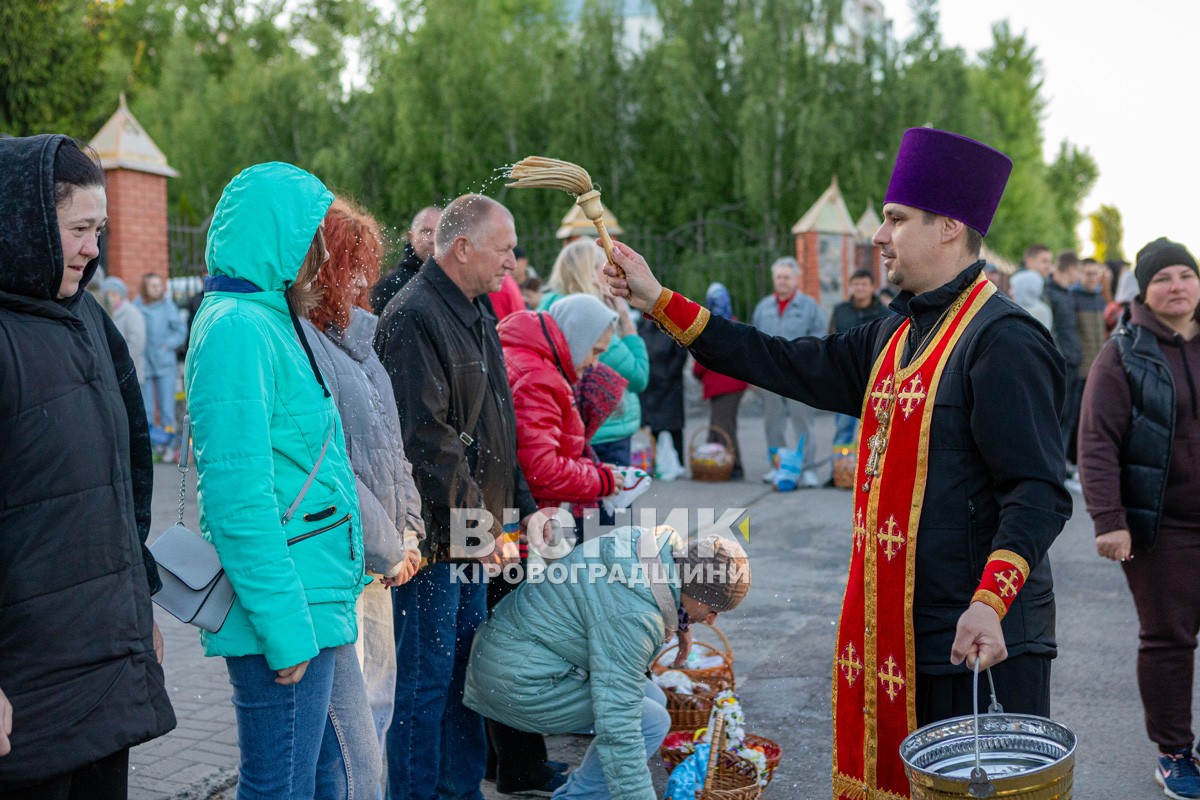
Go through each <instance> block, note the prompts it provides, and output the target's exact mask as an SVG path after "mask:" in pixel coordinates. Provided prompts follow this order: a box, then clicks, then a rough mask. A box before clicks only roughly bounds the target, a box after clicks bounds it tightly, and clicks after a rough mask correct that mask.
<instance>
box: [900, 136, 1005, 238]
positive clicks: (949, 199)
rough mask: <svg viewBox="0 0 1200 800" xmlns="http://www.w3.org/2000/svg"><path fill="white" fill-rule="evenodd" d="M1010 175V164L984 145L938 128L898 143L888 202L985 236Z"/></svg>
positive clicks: (1002, 156) (1003, 157)
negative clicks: (951, 221) (937, 216)
mask: <svg viewBox="0 0 1200 800" xmlns="http://www.w3.org/2000/svg"><path fill="white" fill-rule="evenodd" d="M1011 172H1012V159H1011V158H1009V157H1008V156H1006V155H1004V153H1001V152H1000V151H999V150H996V149H995V148H993V147H988V146H987V145H986V144H984V143H983V142H977V141H975V140H974V139H968V138H967V137H966V136H960V135H958V134H957V133H950V132H948V131H940V130H938V129H937V128H909V129H908V130H906V131H905V132H904V138H903V139H901V140H900V152H898V153H896V165H895V166H894V167H892V179H891V181H890V182H889V183H888V188H887V194H886V195H885V196H884V198H883V202H884V203H900V204H901V205H905V206H913V207H914V208H919V209H922V210H923V211H932V212H933V213H934V214H941V215H943V216H946V217H950V218H952V219H956V220H959V221H960V222H963V223H965V224H967V225H970V226H971V227H972V228H974V229H975V230H977V231H979V232H980V233H982V234H984V235H986V234H987V232H988V227H989V226H990V225H991V224H992V217H993V216H994V215H995V213H996V206H998V205H999V204H1000V196H1001V195H1002V194H1004V186H1005V184H1007V183H1008V176H1009V173H1011Z"/></svg>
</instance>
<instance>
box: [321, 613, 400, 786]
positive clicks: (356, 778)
mask: <svg viewBox="0 0 1200 800" xmlns="http://www.w3.org/2000/svg"><path fill="white" fill-rule="evenodd" d="M360 599H361V598H360ZM333 652H334V677H333V687H332V690H331V692H330V696H329V714H328V716H327V717H326V718H325V736H324V738H323V739H322V741H321V753H320V756H319V758H318V760H317V790H316V794H315V797H316V798H317V800H373V799H375V798H379V797H381V796H382V791H383V790H382V789H381V787H380V783H379V781H380V778H381V777H382V773H383V757H382V756H381V755H380V752H379V739H378V737H377V736H376V733H375V725H374V723H373V721H372V719H371V709H370V706H369V705H368V703H367V692H366V688H365V687H364V685H363V676H362V672H361V670H360V669H359V666H358V653H357V652H355V648H354V645H352V644H348V645H344V646H342V647H335V648H333ZM305 677H307V675H306V676H305ZM300 682H301V683H303V682H304V681H303V680H301V681H300Z"/></svg>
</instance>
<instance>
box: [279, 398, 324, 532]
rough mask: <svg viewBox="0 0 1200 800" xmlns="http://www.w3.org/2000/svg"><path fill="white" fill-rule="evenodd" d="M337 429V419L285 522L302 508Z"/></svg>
mask: <svg viewBox="0 0 1200 800" xmlns="http://www.w3.org/2000/svg"><path fill="white" fill-rule="evenodd" d="M336 429H337V421H336V420H334V424H332V425H330V426H329V435H328V436H326V437H325V444H323V445H321V454H320V455H319V456H317V463H315V464H313V468H312V469H311V470H310V471H309V473H308V478H307V479H306V480H305V481H304V485H303V486H301V487H300V493H299V494H298V495H296V499H295V500H293V501H292V504H291V505H290V506H288V508H287V511H285V512H283V524H284V525H287V524H288V523H289V522H290V521H291V519H292V517H293V516H294V515H295V513H296V509H298V508H300V503H301V502H302V501H303V500H304V495H306V494H308V490H309V488H310V487H311V486H312V482H313V480H315V479H316V477H317V470H319V469H320V468H321V462H322V461H324V460H325V451H327V450H328V449H329V442H330V441H331V440H332V439H333V432H334V431H335V430H336Z"/></svg>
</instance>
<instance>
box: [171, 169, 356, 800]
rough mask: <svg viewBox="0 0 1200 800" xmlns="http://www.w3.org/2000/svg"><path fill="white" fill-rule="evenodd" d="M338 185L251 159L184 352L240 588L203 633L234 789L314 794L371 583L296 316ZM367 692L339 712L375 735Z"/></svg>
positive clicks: (331, 427)
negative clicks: (335, 692)
mask: <svg viewBox="0 0 1200 800" xmlns="http://www.w3.org/2000/svg"><path fill="white" fill-rule="evenodd" d="M332 201H333V195H332V194H330V192H329V191H328V190H327V189H326V188H325V187H324V185H322V183H321V182H320V181H319V180H317V179H316V178H315V177H313V176H312V175H310V174H308V173H307V172H305V171H303V170H301V169H299V168H297V167H293V166H291V165H289V164H280V163H269V164H259V165H256V166H253V167H250V168H249V169H246V170H244V171H243V172H242V173H241V174H240V175H238V176H237V177H235V178H234V179H233V180H232V181H231V182H230V183H229V185H228V186H226V187H225V191H224V192H223V193H222V195H221V200H220V202H219V203H218V204H217V208H216V211H215V212H214V214H213V220H212V226H211V228H210V230H209V236H208V247H207V250H206V252H205V259H206V261H207V264H208V269H209V273H210V275H209V277H208V278H207V279H205V296H204V302H203V304H202V305H201V306H200V310H199V312H198V313H197V315H196V320H195V323H194V325H193V327H192V338H191V345H190V349H189V351H188V357H187V364H186V370H185V381H186V388H187V398H188V410H189V412H190V414H191V417H192V426H193V434H194V442H195V452H196V468H197V474H198V480H199V489H198V493H199V501H200V502H199V505H200V528H201V531H202V533H203V534H204V536H205V537H206V538H208V539H210V540H211V541H212V542H213V544H214V545H215V546H216V548H217V553H218V554H219V555H220V557H221V564H222V566H223V567H224V569H225V572H226V574H227V575H228V576H229V579H230V582H231V583H232V584H233V588H234V591H235V592H236V594H237V599H236V600H235V601H234V604H233V608H232V609H231V610H230V612H229V616H228V618H227V619H226V620H225V624H224V626H223V627H222V628H221V629H220V630H219V631H218V632H216V633H207V632H203V633H202V634H201V641H202V643H203V645H204V652H205V654H206V655H209V656H224V657H225V660H226V665H227V667H228V670H229V681H230V683H231V684H232V686H233V704H234V706H235V708H236V710H237V720H238V746H239V748H240V750H241V764H240V771H241V776H240V779H239V782H238V798H239V800H246V799H248V798H271V800H279V799H280V798H293V797H294V798H312V797H321V796H324V795H323V794H322V793H321V791H320V788H319V787H318V784H317V763H318V757H319V756H320V754H321V749H322V746H323V745H322V741H323V740H331V739H332V741H326V742H325V745H324V746H325V747H332V746H337V738H338V737H336V736H331V735H329V734H326V726H327V724H330V720H328V716H329V699H330V691H331V688H332V686H333V681H334V671H335V670H334V665H335V663H337V664H342V663H348V664H351V665H354V667H355V668H357V659H356V658H354V657H353V655H352V654H351V657H350V658H348V659H339V658H337V649H338V648H347V647H349V648H352V647H353V643H354V641H355V640H356V639H357V637H358V630H357V623H356V619H355V608H354V607H355V600H356V599H357V597H358V595H359V593H360V592H361V591H362V588H363V585H364V584H365V578H364V572H363V546H362V532H361V530H360V526H359V509H358V499H357V494H356V492H355V484H354V473H353V472H352V471H351V468H350V461H349V458H348V457H347V455H346V447H345V437H344V436H343V434H342V426H341V422H340V420H339V418H338V413H337V408H336V406H335V405H334V402H333V399H332V398H331V397H330V393H329V391H328V390H327V389H326V388H325V384H324V381H323V380H322V377H321V375H320V372H319V371H318V370H317V367H316V363H315V361H314V360H313V357H312V354H311V350H310V349H309V345H308V342H307V341H306V340H305V339H304V334H303V331H302V329H301V327H300V323H299V320H298V318H297V314H300V315H303V314H304V313H305V312H306V311H307V309H308V307H310V306H311V304H312V303H313V302H315V300H316V299H319V298H318V297H314V292H315V291H316V290H314V289H313V288H312V281H313V279H314V278H315V276H316V273H317V269H318V268H319V267H320V265H321V263H322V262H323V261H324V260H325V258H327V257H328V256H327V254H326V252H325V247H324V242H323V238H322V236H321V231H320V226H321V224H322V220H323V219H324V217H325V212H326V210H327V209H328V208H329V205H330V203H331V202H332ZM310 478H311V480H310ZM338 677H339V680H341V679H342V676H338ZM357 680H358V682H359V683H360V684H361V682H362V677H361V675H359V676H358V677H357ZM361 694H362V702H361V704H360V705H361V708H360V709H358V710H357V711H355V712H354V713H352V714H349V716H350V718H349V719H339V720H337V723H338V724H341V725H351V726H356V727H359V726H365V729H366V731H367V736H368V738H369V737H370V736H371V719H370V711H369V709H368V707H367V702H366V695H365V692H362V693H361ZM359 717H361V719H359ZM377 779H378V776H376V780H377Z"/></svg>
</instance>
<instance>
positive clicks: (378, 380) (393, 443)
mask: <svg viewBox="0 0 1200 800" xmlns="http://www.w3.org/2000/svg"><path fill="white" fill-rule="evenodd" d="M378 322H379V318H378V317H376V316H375V315H374V314H371V313H370V312H368V311H364V310H363V309H361V308H355V309H353V310H352V312H351V316H350V325H349V326H348V327H347V328H346V330H344V331H343V330H339V329H338V328H337V326H330V328H329V330H328V331H326V332H325V333H321V332H320V331H319V330H318V329H317V327H316V326H315V325H313V324H312V323H311V322H309V321H308V320H304V325H305V326H306V328H307V333H308V340H309V342H310V343H311V344H312V349H313V356H314V357H315V358H316V360H317V366H318V367H319V368H320V370H321V374H322V375H323V376H324V377H325V383H326V384H328V386H329V391H331V392H332V393H333V397H334V400H336V401H337V407H338V413H340V414H341V416H342V430H344V431H345V432H346V450H347V451H348V452H349V453H350V466H351V467H352V468H353V470H354V478H355V485H356V486H357V488H358V503H359V506H360V508H361V510H362V525H363V547H364V548H365V550H366V556H367V570H368V571H370V572H373V573H375V574H377V575H385V576H387V577H392V576H393V575H395V574H396V573H397V572H399V571H400V563H401V562H402V561H403V560H404V551H405V550H416V549H417V543H418V542H419V541H420V540H421V539H424V538H425V521H424V520H423V519H422V518H421V496H420V495H419V494H418V493H417V486H416V484H415V483H414V482H413V475H412V465H411V464H410V463H409V462H408V459H407V458H405V457H404V439H403V437H402V436H401V433H400V416H399V414H398V413H397V411H396V398H395V396H394V395H393V394H392V382H391V378H389V377H388V374H387V371H386V370H384V368H383V364H381V363H379V357H378V356H376V355H375V350H374V349H373V348H372V341H373V340H374V338H375V327H376V325H377V324H378Z"/></svg>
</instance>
